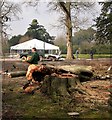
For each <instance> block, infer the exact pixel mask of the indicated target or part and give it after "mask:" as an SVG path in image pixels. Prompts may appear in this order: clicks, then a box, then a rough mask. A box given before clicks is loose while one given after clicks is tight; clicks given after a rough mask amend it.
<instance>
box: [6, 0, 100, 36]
mask: <svg viewBox="0 0 112 120" xmlns="http://www.w3.org/2000/svg"><path fill="white" fill-rule="evenodd" d="M10 1H13V2H21V1H22V0H10ZM46 5H47V2H41V4H39V6H38V10H35V9H34V8H33V7H26V6H24V7H22V13H21V14H19V17H20V20H14V21H12V22H10V23H9V24H10V28H11V29H8V31H7V32H8V34H10V37H11V36H14V35H19V34H21V35H23V34H24V33H25V32H26V31H27V28H28V27H29V24H30V23H31V22H32V20H33V19H37V20H38V22H39V24H40V25H43V26H44V27H45V29H46V30H47V32H48V33H49V34H50V35H51V36H58V35H61V34H63V31H62V30H61V29H56V28H54V27H53V26H52V25H56V22H57V20H58V14H57V13H56V12H55V13H53V12H52V13H51V12H49V11H48V8H47V6H46ZM97 9H99V8H98V7H97Z"/></svg>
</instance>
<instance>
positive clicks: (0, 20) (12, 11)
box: [0, 0, 21, 54]
mask: <svg viewBox="0 0 112 120" xmlns="http://www.w3.org/2000/svg"><path fill="white" fill-rule="evenodd" d="M20 12H21V9H20V6H19V4H17V3H14V2H10V1H8V0H1V1H0V44H1V46H2V45H3V42H4V41H3V39H4V37H5V35H7V34H6V30H7V29H8V27H9V26H8V25H7V22H9V21H11V20H12V19H13V18H17V19H18V18H19V17H18V13H20ZM1 49H2V47H1ZM1 51H2V50H1ZM1 54H3V53H1Z"/></svg>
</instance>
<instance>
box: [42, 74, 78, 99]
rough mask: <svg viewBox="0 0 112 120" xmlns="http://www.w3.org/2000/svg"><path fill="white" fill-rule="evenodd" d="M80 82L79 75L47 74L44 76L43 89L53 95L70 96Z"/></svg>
mask: <svg viewBox="0 0 112 120" xmlns="http://www.w3.org/2000/svg"><path fill="white" fill-rule="evenodd" d="M79 83H80V81H79V79H78V77H77V75H73V74H61V75H54V74H53V75H47V76H45V78H44V81H43V85H42V87H41V91H42V92H43V93H45V94H47V95H51V96H63V97H67V96H68V97H69V96H70V94H71V92H72V91H73V90H75V86H76V85H77V84H79Z"/></svg>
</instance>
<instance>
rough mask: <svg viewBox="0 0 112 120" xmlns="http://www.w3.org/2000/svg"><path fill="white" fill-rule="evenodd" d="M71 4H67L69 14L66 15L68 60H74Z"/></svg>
mask: <svg viewBox="0 0 112 120" xmlns="http://www.w3.org/2000/svg"><path fill="white" fill-rule="evenodd" d="M70 4H71V3H70V2H67V3H66V8H67V10H68V12H67V13H66V28H67V34H66V40H67V57H66V59H73V47H72V23H71V8H70Z"/></svg>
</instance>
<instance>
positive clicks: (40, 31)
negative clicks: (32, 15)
mask: <svg viewBox="0 0 112 120" xmlns="http://www.w3.org/2000/svg"><path fill="white" fill-rule="evenodd" d="M29 25H30V27H29V28H28V29H27V32H26V33H25V36H28V37H29V38H30V39H31V38H32V39H33V38H36V39H39V40H42V41H45V42H48V43H49V42H50V40H53V39H52V36H50V35H49V33H48V32H47V30H46V29H45V28H44V26H43V25H39V23H38V21H37V19H33V20H32V22H31V24H29Z"/></svg>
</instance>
